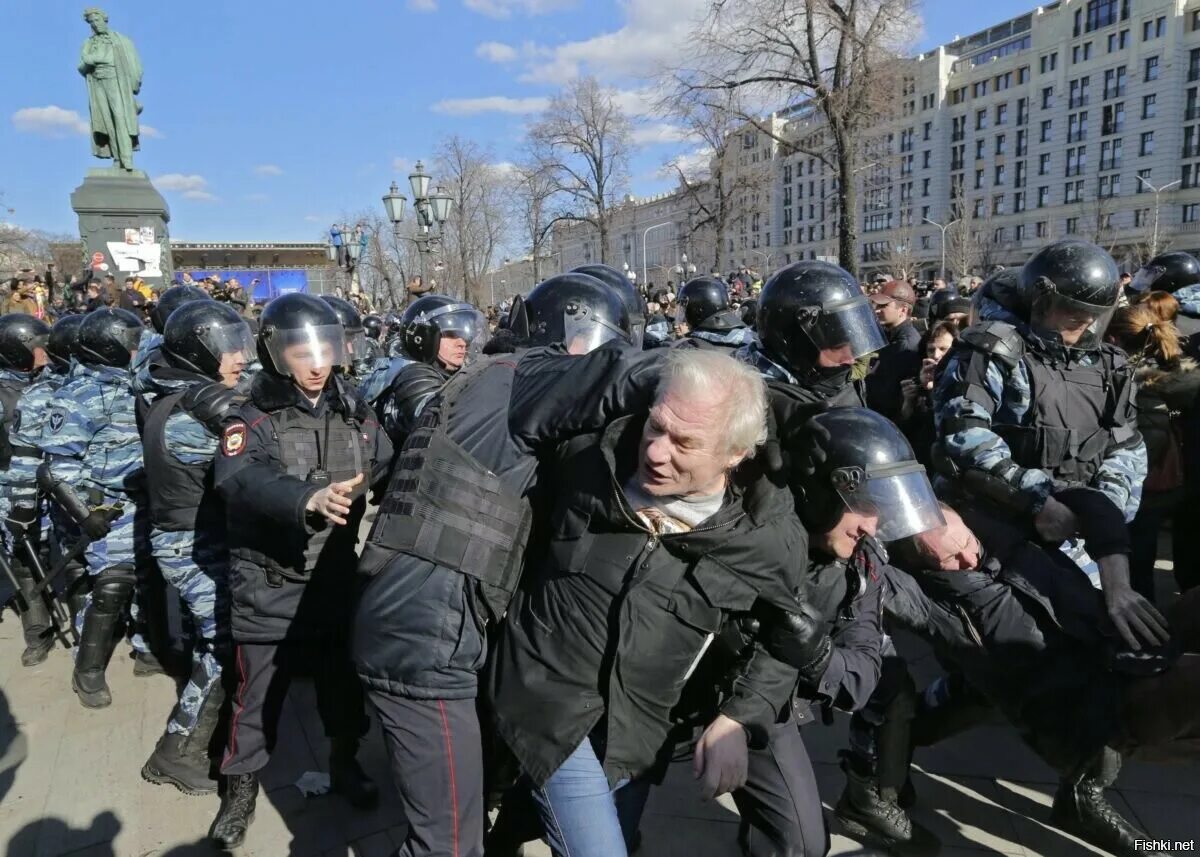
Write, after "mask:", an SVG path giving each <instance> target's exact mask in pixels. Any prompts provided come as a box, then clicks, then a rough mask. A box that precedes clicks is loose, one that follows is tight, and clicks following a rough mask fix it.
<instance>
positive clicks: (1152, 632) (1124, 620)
mask: <svg viewBox="0 0 1200 857" xmlns="http://www.w3.org/2000/svg"><path fill="white" fill-rule="evenodd" d="M1096 564H1097V565H1099V566H1100V587H1101V588H1102V589H1103V590H1104V606H1105V607H1107V608H1108V617H1109V618H1110V619H1112V623H1113V625H1114V626H1116V629H1117V633H1118V634H1120V635H1121V638H1122V639H1123V640H1124V641H1125V644H1126V645H1127V646H1129V648H1130V649H1132V650H1133V651H1135V652H1139V651H1141V649H1142V645H1141V643H1140V642H1138V637H1141V638H1142V639H1143V640H1145V641H1146V642H1147V643H1149V644H1150V645H1151V646H1161V645H1165V644H1166V643H1167V641H1169V640H1170V639H1171V634H1170V632H1169V631H1168V630H1167V620H1166V619H1165V618H1164V617H1163V615H1162V614H1161V613H1159V612H1158V608H1156V607H1155V606H1154V605H1153V604H1151V603H1150V602H1149V601H1147V600H1146V599H1145V598H1143V597H1142V596H1141V595H1139V594H1138V593H1137V592H1135V591H1134V589H1133V587H1132V586H1130V585H1129V557H1127V556H1125V555H1124V554H1113V555H1111V556H1106V557H1104V558H1103V559H1098V560H1096Z"/></svg>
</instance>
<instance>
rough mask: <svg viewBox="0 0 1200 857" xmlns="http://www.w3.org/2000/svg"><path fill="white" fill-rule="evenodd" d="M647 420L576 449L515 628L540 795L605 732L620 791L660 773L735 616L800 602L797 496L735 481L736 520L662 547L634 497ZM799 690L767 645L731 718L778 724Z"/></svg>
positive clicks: (502, 713) (505, 712)
mask: <svg viewBox="0 0 1200 857" xmlns="http://www.w3.org/2000/svg"><path fill="white" fill-rule="evenodd" d="M644 420H645V418H644V417H626V418H623V419H621V420H617V421H615V422H614V423H613V424H612V425H611V426H609V428H608V429H606V430H605V432H604V433H603V435H601V436H599V437H587V438H580V439H577V440H576V441H573V442H572V443H570V444H569V445H568V446H567V448H566V449H565V451H564V453H563V454H562V456H561V457H560V459H559V460H558V461H557V462H556V466H555V475H556V482H555V491H554V496H553V503H552V506H553V510H554V511H553V513H552V517H551V523H550V526H549V528H548V539H547V544H546V546H545V550H544V552H543V553H542V554H541V560H540V562H538V563H537V564H536V565H531V566H530V568H529V569H528V570H527V576H526V585H525V587H524V588H523V591H522V592H521V593H519V594H518V596H517V598H516V599H515V601H514V603H513V606H512V609H511V610H510V611H509V614H508V616H507V618H506V621H505V623H504V626H503V628H502V630H501V635H500V639H499V643H498V648H497V652H496V658H495V665H494V669H493V671H492V672H491V674H490V677H489V691H490V695H491V702H492V705H493V708H494V711H495V716H496V721H497V725H498V729H499V732H500V734H501V735H502V736H503V738H504V739H505V742H506V743H507V744H508V746H509V747H510V748H511V749H512V751H513V753H514V754H515V755H516V757H517V759H518V761H519V762H520V763H521V766H522V768H523V769H524V771H525V772H526V773H527V774H529V775H530V776H531V777H532V778H533V780H534V782H535V783H537V784H542V783H544V782H545V781H546V779H547V778H548V777H549V776H550V775H551V774H552V773H553V772H554V771H555V770H557V769H558V767H559V766H560V765H561V764H562V762H563V761H564V760H565V759H566V758H567V757H568V756H569V755H570V754H571V753H572V752H573V751H574V750H575V748H576V747H577V746H578V745H579V744H580V742H581V741H583V739H584V738H585V737H586V736H587V735H589V734H590V733H593V730H597V732H598V733H599V734H600V735H602V736H603V737H602V739H601V740H602V741H603V744H604V750H603V752H602V753H601V757H602V761H603V764H604V769H605V771H606V772H607V773H608V775H609V778H610V780H612V781H616V780H618V779H620V778H622V777H632V776H637V775H639V774H642V773H644V772H645V771H647V770H648V769H649V768H650V767H651V766H652V765H653V764H654V761H655V758H656V755H657V753H658V751H659V749H660V747H662V745H663V743H664V741H665V740H666V737H667V733H668V732H669V730H670V726H671V719H670V712H671V709H672V708H673V707H674V706H675V704H676V703H677V702H678V701H679V698H680V694H681V692H682V690H683V686H684V683H685V681H686V679H687V677H688V676H689V674H690V672H691V670H692V669H693V668H694V667H695V666H696V664H697V663H698V661H699V659H700V657H701V656H702V655H703V654H704V652H705V650H706V648H707V647H708V645H709V644H710V643H711V642H712V640H713V638H714V635H715V634H717V632H719V631H720V630H721V626H722V624H723V622H724V620H725V619H726V617H727V616H728V615H730V614H731V613H736V612H741V611H746V610H748V609H749V608H750V607H751V606H752V605H753V604H754V602H755V600H756V599H762V600H765V601H769V602H770V603H772V604H775V605H777V606H779V607H781V608H783V609H786V610H792V611H794V610H796V609H797V608H798V606H799V602H798V601H797V595H796V593H797V592H798V590H799V587H800V585H801V570H802V569H801V564H800V563H799V562H798V561H797V557H802V556H804V555H805V550H806V544H807V542H806V537H805V533H804V530H803V527H802V525H801V524H800V521H799V519H798V518H797V517H796V516H795V514H794V513H793V507H792V500H791V496H790V493H789V492H788V491H787V490H786V489H782V488H776V487H775V486H773V485H771V483H770V482H768V481H767V480H766V479H763V478H755V479H751V480H747V481H746V482H745V483H744V484H743V483H742V482H740V481H739V477H738V476H737V475H736V474H735V476H734V478H733V479H732V480H731V484H730V485H729V488H728V490H727V496H726V501H725V504H724V505H723V506H722V508H721V509H720V510H719V511H718V512H717V513H716V514H714V515H713V516H711V517H710V518H709V519H708V520H706V521H703V522H701V523H700V524H699V525H698V526H696V527H695V528H693V529H692V530H690V531H688V532H682V533H677V534H672V535H662V536H658V535H655V534H653V533H652V532H650V531H649V530H648V529H647V528H646V527H645V525H643V524H642V523H641V522H640V519H639V518H638V517H637V516H636V514H635V512H634V510H633V509H632V508H631V507H630V505H629V502H628V501H627V500H626V498H625V495H624V493H623V491H622V490H621V487H620V486H622V485H624V484H625V482H626V481H627V480H628V479H629V477H630V476H631V475H632V473H633V472H634V469H635V467H636V463H637V457H638V445H639V439H640V437H641V433H642V425H643V423H644ZM795 682H796V672H795V670H793V669H791V668H789V667H786V666H784V665H783V664H781V663H779V662H777V661H775V660H773V659H771V658H770V657H768V656H767V655H766V654H765V652H763V651H762V650H758V649H756V650H754V651H753V653H752V654H751V655H750V657H749V659H748V660H747V661H746V662H745V663H744V664H742V667H741V671H740V674H739V675H738V677H737V679H736V681H735V688H734V693H733V696H732V697H731V699H730V700H729V702H728V703H727V704H726V705H725V706H724V709H723V712H724V713H725V714H727V715H728V716H730V717H732V718H733V719H735V720H737V721H738V722H740V723H742V724H743V725H751V724H757V725H763V726H769V725H771V724H772V723H774V722H776V720H777V719H778V718H779V716H780V714H781V712H783V711H786V710H787V708H788V705H789V701H790V698H791V693H792V690H793V688H794V687H795Z"/></svg>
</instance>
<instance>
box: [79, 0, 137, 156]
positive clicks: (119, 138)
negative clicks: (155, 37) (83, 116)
mask: <svg viewBox="0 0 1200 857" xmlns="http://www.w3.org/2000/svg"><path fill="white" fill-rule="evenodd" d="M83 20H85V21H87V22H88V24H90V25H91V28H92V33H93V35H92V36H91V37H90V38H89V39H88V40H87V41H86V42H84V43H83V53H82V56H81V57H80V61H79V73H80V74H82V75H83V77H84V79H85V80H86V81H87V88H88V109H89V111H90V112H91V119H92V154H93V155H95V156H96V157H97V158H109V159H111V160H112V162H113V165H114V166H118V167H120V168H121V169H123V170H132V169H133V153H134V152H135V151H137V149H138V135H139V133H140V131H139V129H138V114H139V113H141V112H142V105H140V104H138V103H137V101H136V100H135V99H134V96H135V95H137V94H138V93H139V92H140V91H141V89H142V61H141V60H140V59H139V58H138V55H137V51H136V50H134V47H133V42H132V41H130V40H129V39H127V38H126V37H125V36H122V35H121V34H120V33H114V32H112V31H111V30H109V29H108V15H106V14H105V13H104V10H103V9H97V8H95V7H93V8H90V9H87V10H86V11H85V12H84V13H83Z"/></svg>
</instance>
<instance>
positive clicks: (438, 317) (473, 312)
mask: <svg viewBox="0 0 1200 857" xmlns="http://www.w3.org/2000/svg"><path fill="white" fill-rule="evenodd" d="M425 318H426V320H427V321H430V322H432V323H433V326H434V327H436V328H437V329H438V332H439V334H440V341H439V345H438V351H439V352H441V351H443V350H444V349H447V348H448V349H450V350H452V351H453V352H454V353H453V354H451V355H450V356H451V358H452V360H458V361H459V363H458V365H460V366H461V365H463V364H464V363H468V362H470V361H471V360H473V359H475V358H476V357H478V356H479V353H480V351H482V350H483V345H484V342H485V341H486V340H487V337H486V336H485V335H484V333H485V331H487V318H486V317H485V316H484V314H483V313H481V312H480V311H479V310H477V309H476V308H475V307H473V306H471V305H470V304H446V305H445V306H441V307H438V308H437V309H435V310H433V311H431V312H429V313H427V314H426V315H425ZM460 343H461V344H460ZM459 355H461V359H460V357H459Z"/></svg>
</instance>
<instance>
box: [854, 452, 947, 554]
mask: <svg viewBox="0 0 1200 857" xmlns="http://www.w3.org/2000/svg"><path fill="white" fill-rule="evenodd" d="M833 484H834V488H835V489H836V490H837V493H838V496H839V497H841V498H842V502H844V503H845V504H846V508H848V509H849V510H850V511H852V512H855V513H857V514H860V515H866V516H868V517H874V518H878V520H879V523H878V529H876V531H875V538H877V539H879V541H881V542H893V541H896V540H897V539H903V538H906V537H908V536H914V535H916V534H917V533H923V532H925V531H926V530H932V529H934V528H935V527H942V526H945V524H946V521H945V519H944V518H943V517H942V510H941V507H940V506H938V500H937V496H936V495H935V494H934V493H933V486H932V485H930V484H929V477H928V476H927V475H926V474H925V468H924V467H922V466H921V465H920V464H918V463H917V462H915V461H911V462H903V463H900V464H888V465H884V466H881V467H872V466H870V465H868V466H867V467H866V468H865V469H864V468H861V467H841V468H838V469H837V470H835V471H834V472H833Z"/></svg>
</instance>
